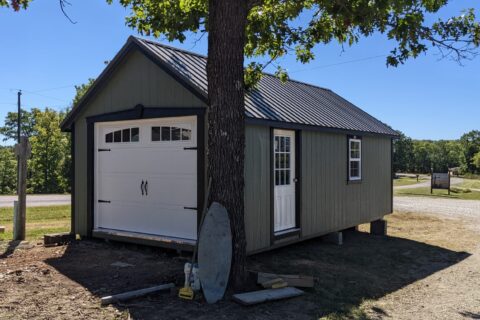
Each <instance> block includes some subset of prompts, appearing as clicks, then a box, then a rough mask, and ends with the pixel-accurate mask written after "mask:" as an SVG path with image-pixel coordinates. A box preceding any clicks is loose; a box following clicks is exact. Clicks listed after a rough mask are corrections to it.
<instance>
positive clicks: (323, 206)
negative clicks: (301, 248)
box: [301, 131, 392, 237]
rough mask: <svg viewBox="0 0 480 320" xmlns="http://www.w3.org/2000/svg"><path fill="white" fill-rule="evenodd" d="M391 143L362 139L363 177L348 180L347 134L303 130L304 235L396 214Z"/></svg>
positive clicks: (375, 139) (365, 137) (369, 137)
mask: <svg viewBox="0 0 480 320" xmlns="http://www.w3.org/2000/svg"><path fill="white" fill-rule="evenodd" d="M390 158H391V144H390V139H389V138H385V137H374V136H364V137H363V139H362V181H361V182H359V183H351V184H348V183H347V137H346V135H342V134H330V133H320V132H313V131H304V132H303V133H302V180H301V181H302V212H301V224H302V236H304V237H308V236H312V235H316V234H322V233H328V232H332V231H337V230H341V229H344V228H348V227H351V226H355V225H358V224H361V223H365V222H369V221H372V220H375V219H378V218H381V217H382V216H384V215H385V214H388V213H390V212H391V199H392V190H391V162H390Z"/></svg>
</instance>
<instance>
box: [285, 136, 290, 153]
mask: <svg viewBox="0 0 480 320" xmlns="http://www.w3.org/2000/svg"><path fill="white" fill-rule="evenodd" d="M285 152H290V137H285Z"/></svg>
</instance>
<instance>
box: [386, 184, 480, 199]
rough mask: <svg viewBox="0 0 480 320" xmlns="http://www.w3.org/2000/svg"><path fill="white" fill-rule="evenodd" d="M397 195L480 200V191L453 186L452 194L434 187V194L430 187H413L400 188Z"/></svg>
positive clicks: (396, 192) (396, 191)
mask: <svg viewBox="0 0 480 320" xmlns="http://www.w3.org/2000/svg"><path fill="white" fill-rule="evenodd" d="M395 195H396V196H426V197H440V198H449V199H463V200H480V192H478V191H470V190H462V189H457V188H452V189H451V191H450V195H448V191H447V190H439V189H434V190H433V194H431V193H430V187H421V188H412V189H400V190H395Z"/></svg>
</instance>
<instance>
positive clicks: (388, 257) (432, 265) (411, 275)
mask: <svg viewBox="0 0 480 320" xmlns="http://www.w3.org/2000/svg"><path fill="white" fill-rule="evenodd" d="M388 223H389V236H388V237H379V236H372V235H369V234H368V233H366V232H365V231H367V226H362V227H361V229H360V230H361V231H363V232H355V233H348V234H346V236H345V243H344V245H342V246H335V245H332V244H327V243H325V242H322V241H321V240H320V239H315V240H311V241H306V242H303V243H300V244H297V245H293V246H289V247H286V248H282V249H279V250H275V251H272V252H268V253H264V254H258V255H255V256H252V257H250V258H249V260H248V268H249V269H250V270H261V271H264V272H276V273H287V274H306V275H312V276H314V277H316V281H315V287H314V288H312V289H308V290H305V291H306V294H305V295H304V296H302V297H299V298H293V299H290V300H284V301H281V302H271V303H265V304H261V305H258V306H253V307H243V306H240V305H237V304H236V303H234V302H233V301H231V299H230V298H229V297H227V298H225V299H224V300H223V301H221V302H220V303H218V304H215V305H207V304H206V303H205V302H204V301H203V300H202V299H201V298H200V299H198V300H196V301H183V300H180V299H178V298H177V297H176V292H175V291H173V290H172V292H166V293H160V294H156V295H152V296H149V297H145V298H140V299H136V300H132V301H129V302H128V303H124V304H116V305H111V306H107V307H101V306H100V297H102V296H105V295H109V294H115V293H119V292H123V291H126V290H132V289H138V288H144V287H148V286H152V285H158V284H162V283H166V282H172V281H173V282H175V283H176V284H177V285H178V286H180V285H181V284H182V282H183V264H184V263H185V258H182V257H179V256H178V255H177V254H176V253H175V252H170V251H165V250H161V249H155V248H146V247H140V246H134V245H124V244H120V243H105V242H100V241H77V242H75V243H72V244H70V245H68V246H62V247H52V248H44V247H43V246H42V245H41V243H38V244H37V243H31V244H30V245H25V244H21V245H20V246H18V247H15V248H14V246H13V245H12V244H11V245H10V247H9V246H8V243H5V242H4V243H2V242H0V319H229V320H231V319H282V320H284V319H318V318H322V317H323V318H324V319H480V249H479V246H478V243H479V240H480V233H478V229H475V228H470V227H469V226H470V224H471V223H472V221H469V220H465V219H462V220H461V219H452V218H448V217H446V218H440V217H435V216H433V215H428V214H412V213H397V214H393V215H391V216H389V217H388ZM2 253H3V254H2ZM119 261H120V262H123V263H127V264H130V265H131V266H126V267H114V266H112V265H111V264H112V263H114V262H119Z"/></svg>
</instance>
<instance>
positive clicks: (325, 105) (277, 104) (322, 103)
mask: <svg viewBox="0 0 480 320" xmlns="http://www.w3.org/2000/svg"><path fill="white" fill-rule="evenodd" d="M129 44H136V45H138V46H139V47H140V49H141V51H142V52H144V53H145V54H146V55H148V56H149V57H150V58H152V59H154V60H156V62H157V63H159V64H161V65H162V66H163V67H164V68H166V69H167V71H169V73H170V74H173V75H175V78H176V79H177V80H180V81H181V82H182V84H184V85H185V86H187V87H188V88H189V89H190V90H192V91H194V93H195V94H197V95H198V96H199V97H200V98H203V99H204V101H206V98H207V73H206V66H207V57H206V56H203V55H199V54H196V53H192V52H188V51H184V50H180V49H177V48H174V47H171V46H167V45H163V44H160V43H157V42H154V41H150V40H145V39H141V38H137V37H130V38H129V40H128V42H127V44H126V45H125V46H124V48H123V49H122V51H123V50H125V48H126V47H129ZM122 51H121V52H122ZM117 56H118V55H117ZM114 60H115V59H114ZM104 73H105V72H104ZM102 75H103V73H102ZM102 75H101V76H102ZM99 78H100V77H99ZM87 95H88V93H87V94H86V96H87ZM82 100H83V99H82ZM81 105H82V101H81V102H80V103H79V105H78V106H76V107H81ZM75 109H77V108H74V109H73V110H72V112H71V114H70V115H69V116H68V117H67V119H66V121H65V122H64V125H67V123H68V121H69V118H71V117H70V116H72V117H74V113H76V112H74V111H76V110H75ZM245 115H246V117H247V118H250V119H255V120H266V121H274V122H278V123H284V124H301V125H306V126H315V127H322V128H330V129H337V130H338V129H341V130H347V131H353V132H366V133H374V134H383V135H390V136H397V135H398V134H397V132H396V131H395V130H393V129H392V128H391V127H389V126H388V125H386V124H385V123H383V122H381V121H379V120H377V119H376V118H374V117H372V116H371V115H369V114H368V113H366V112H364V111H363V110H361V109H360V108H358V107H356V106H355V105H353V104H352V103H350V102H348V101H347V100H345V99H344V98H342V97H340V96H339V95H337V94H336V93H334V92H333V91H331V90H329V89H325V88H321V87H318V86H314V85H311V84H307V83H303V82H300V81H295V80H288V81H287V82H285V83H283V82H281V81H280V80H279V79H278V78H276V77H275V76H273V75H271V74H264V76H263V77H262V79H261V80H260V82H259V83H258V85H257V86H256V88H255V89H252V90H249V91H247V93H246V95H245ZM72 120H73V119H72Z"/></svg>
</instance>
